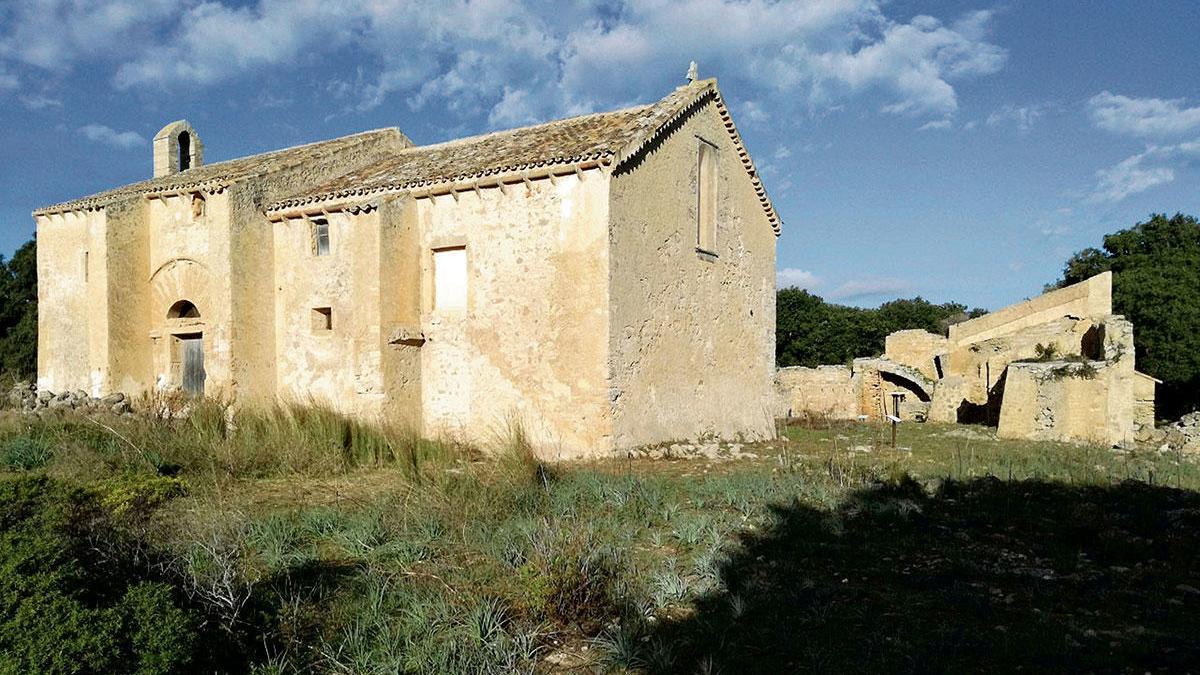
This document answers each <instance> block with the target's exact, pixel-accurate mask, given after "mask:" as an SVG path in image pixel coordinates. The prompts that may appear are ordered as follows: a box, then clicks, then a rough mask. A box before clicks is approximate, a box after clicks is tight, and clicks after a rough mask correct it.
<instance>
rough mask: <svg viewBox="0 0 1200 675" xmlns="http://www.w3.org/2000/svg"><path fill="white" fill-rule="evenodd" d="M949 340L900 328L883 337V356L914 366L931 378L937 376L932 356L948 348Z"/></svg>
mask: <svg viewBox="0 0 1200 675" xmlns="http://www.w3.org/2000/svg"><path fill="white" fill-rule="evenodd" d="M949 344H950V343H949V340H947V339H946V338H944V337H942V336H941V335H935V334H933V333H930V332H927V331H923V330H919V329H917V330H902V331H897V332H895V333H892V334H891V335H888V336H887V338H885V342H884V356H885V357H886V358H887V359H888V360H889V361H894V362H896V363H900V364H903V365H906V366H909V367H910V368H915V369H916V370H917V371H919V372H920V373H921V374H922V375H924V376H925V377H928V378H929V379H931V380H935V379H937V378H938V370H937V365H936V364H935V362H934V357H936V356H937V355H939V354H944V353H946V352H947V351H948V350H949Z"/></svg>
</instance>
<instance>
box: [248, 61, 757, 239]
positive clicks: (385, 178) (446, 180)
mask: <svg viewBox="0 0 1200 675" xmlns="http://www.w3.org/2000/svg"><path fill="white" fill-rule="evenodd" d="M709 101H715V102H716V104H717V109H718V111H719V113H720V114H721V117H722V119H723V120H724V122H725V127H726V129H727V130H728V131H729V132H730V135H731V136H732V137H733V139H734V143H735V145H736V147H737V149H738V154H739V157H740V158H741V160H742V163H743V165H744V166H745V167H746V170H747V172H748V173H749V174H750V176H751V178H752V180H753V181H754V186H755V190H756V191H757V192H758V195H759V199H760V201H761V202H762V205H763V208H764V210H765V211H766V212H767V216H768V218H769V219H770V221H771V226H772V227H773V228H774V229H775V231H776V233H778V232H779V230H780V223H779V217H778V216H777V215H776V213H775V209H774V207H773V206H772V205H771V202H770V200H769V199H768V198H767V195H766V190H765V189H764V188H763V186H762V182H761V181H760V180H759V177H758V172H757V170H756V169H755V168H754V163H753V162H752V161H751V160H750V156H749V154H748V153H747V152H746V149H745V147H744V146H743V145H742V141H741V137H740V136H739V135H738V133H737V129H736V128H734V126H733V121H732V119H731V118H730V116H729V111H728V109H727V108H726V107H725V104H724V102H723V101H722V99H721V94H720V92H719V91H718V90H717V87H716V80H701V81H697V82H693V83H690V84H688V85H686V86H683V87H679V88H678V89H676V90H674V91H673V92H671V93H670V94H668V95H667V96H666V97H665V98H663V99H661V100H659V101H656V102H655V103H651V104H649V105H642V106H637V107H633V108H626V109H624V110H617V111H614V112H606V113H597V114H592V115H583V116H580V117H571V118H568V119H564V120H557V121H553V122H548V123H545V124H539V125H535V126H530V127H523V128H520V129H511V130H508V131H498V132H495V133H490V134H484V135H482V136H473V137H470V138H463V139H459V140H454V141H449V142H446V143H439V144H436V145H426V146H414V147H410V148H405V149H403V150H401V151H399V152H398V153H396V154H395V155H394V156H392V157H388V158H387V159H383V160H380V161H378V162H376V163H374V164H370V165H368V166H366V167H363V168H361V169H358V170H356V171H351V172H350V173H347V174H345V175H343V176H340V177H339V178H336V179H334V180H332V181H330V182H328V183H325V184H323V185H319V186H317V187H315V188H313V189H311V190H306V191H304V192H302V193H299V194H296V195H293V196H291V197H289V198H287V199H283V200H281V201H278V202H276V203H274V204H272V205H271V206H270V207H269V208H268V209H267V210H268V211H274V212H280V211H285V210H291V209H297V208H302V207H304V206H307V205H313V204H318V203H337V202H346V201H354V200H355V199H356V198H362V197H368V196H370V195H376V194H384V193H396V192H403V191H412V190H417V189H422V188H428V187H431V186H437V185H446V184H454V183H458V182H462V181H473V180H479V179H485V178H488V177H493V176H500V175H504V174H520V173H523V172H527V171H528V172H532V173H538V172H541V171H545V170H546V169H547V168H552V167H554V166H556V165H562V166H570V165H577V164H581V163H591V162H595V163H597V164H603V165H611V166H615V167H620V166H621V165H622V164H623V163H625V162H626V161H630V160H634V159H635V158H636V157H637V156H638V155H639V153H640V152H641V150H642V149H643V148H645V147H646V146H647V145H648V144H650V143H651V142H652V141H653V140H654V139H655V138H656V137H657V136H658V135H659V134H660V133H661V132H662V131H663V130H664V129H665V128H667V127H669V126H670V124H671V123H672V122H674V121H676V120H678V119H680V118H681V117H683V116H685V115H687V114H689V113H690V112H691V111H693V110H695V109H697V108H698V107H699V106H700V105H703V104H705V103H707V102H709Z"/></svg>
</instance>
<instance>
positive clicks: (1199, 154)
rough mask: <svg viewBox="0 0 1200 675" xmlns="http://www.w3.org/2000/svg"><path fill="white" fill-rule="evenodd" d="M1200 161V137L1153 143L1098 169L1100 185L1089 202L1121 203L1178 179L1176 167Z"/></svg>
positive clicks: (1098, 184) (1097, 182) (1097, 184)
mask: <svg viewBox="0 0 1200 675" xmlns="http://www.w3.org/2000/svg"><path fill="white" fill-rule="evenodd" d="M1198 160H1200V139H1197V140H1195V141H1192V142H1189V143H1179V144H1176V145H1164V146H1150V147H1148V148H1146V150H1145V152H1141V153H1138V154H1136V155H1133V156H1130V157H1126V158H1125V159H1123V160H1121V161H1120V162H1118V163H1116V164H1115V165H1113V166H1111V167H1109V168H1107V169H1101V170H1099V171H1097V172H1096V179H1097V181H1096V188H1095V189H1094V190H1093V191H1092V194H1091V196H1090V197H1089V198H1088V201H1090V202H1093V203H1097V202H1118V201H1121V200H1122V199H1125V198H1126V197H1128V196H1130V195H1133V194H1137V193H1139V192H1144V191H1146V190H1149V189H1150V188H1152V187H1155V186H1156V185H1163V184H1165V183H1170V182H1172V181H1174V180H1175V170H1176V169H1177V168H1180V167H1182V166H1187V165H1190V164H1193V163H1195V162H1196V161H1198Z"/></svg>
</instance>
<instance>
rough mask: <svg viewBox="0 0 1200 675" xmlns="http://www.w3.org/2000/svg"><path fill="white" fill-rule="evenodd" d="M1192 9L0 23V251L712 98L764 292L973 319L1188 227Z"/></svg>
mask: <svg viewBox="0 0 1200 675" xmlns="http://www.w3.org/2000/svg"><path fill="white" fill-rule="evenodd" d="M1197 26H1200V3H1197V2H1195V1H1194V0H1191V1H1185V0H1180V1H1178V2H1156V1H1141V2H1133V1H1130V2H1095V3H1092V2H1088V3H1083V2H1046V1H1045V0H1036V1H1035V0H1009V1H1007V2H999V3H989V2H950V1H946V2H916V1H905V0H894V1H892V2H883V1H879V0H814V1H812V2H794V3H789V2H768V1H766V0H736V1H734V0H701V1H697V2H677V1H674V0H647V1H644V2H635V1H632V0H631V1H626V2H620V1H614V0H593V1H589V2H582V1H581V2H575V3H568V2H549V1H547V2H518V1H516V0H506V1H500V0H474V1H471V2H466V1H464V0H444V1H443V2H437V3H416V2H400V1H389V0H343V1H339V2H330V1H326V2H317V1H315V0H248V1H243V2H235V1H234V0H209V1H206V2H199V1H196V0H115V1H112V2H93V1H91V0H15V1H9V2H6V3H3V4H0V251H5V252H11V251H12V250H13V249H14V248H16V247H17V246H18V245H20V244H21V243H22V242H23V241H25V240H26V239H28V237H29V236H30V235H31V234H32V230H33V224H32V219H31V218H30V215H29V212H30V211H31V210H33V209H34V208H37V207H38V206H43V205H46V204H50V203H53V202H57V201H62V200H65V199H70V198H74V197H78V196H82V195H85V194H89V193H92V192H96V191H100V190H103V189H106V188H109V187H113V186H116V185H119V184H123V183H128V182H132V181H135V180H141V179H143V178H146V177H148V175H149V174H150V171H151V154H150V144H149V139H150V138H151V137H152V136H153V135H154V134H155V132H157V130H158V129H159V128H161V127H162V126H163V125H164V124H166V123H167V122H170V121H172V120H175V119H179V118H187V119H188V120H189V121H191V122H192V124H193V125H194V126H195V127H196V129H197V130H198V132H199V134H200V136H201V137H202V138H203V140H204V143H205V153H206V158H207V160H208V161H219V160H222V159H230V158H233V157H239V156H243V155H246V154H251V153H255V152H261V151H266V150H271V149H275V148H278V147H284V146H287V145H294V144H297V143H302V142H307V141H313V140H319V139H323V138H330V137H334V136H338V135H343V134H347V133H353V132H356V131H360V130H364V129H369V128H377V127H383V126H398V127H400V128H401V130H403V131H404V132H405V133H406V134H408V135H409V136H410V137H411V138H412V139H413V140H414V141H416V142H417V143H429V142H436V141H441V140H445V139H448V138H454V137H457V136H462V135H466V134H472V133H479V132H482V131H487V130H491V129H500V128H505V127H510V126H516V125H521V124H526V123H531V122H536V121H542V120H547V119H553V118H555V117H561V116H566V115H569V114H576V113H582V112H588V111H594V110H603V109H611V108H616V107H620V106H624V105H628V104H632V103H637V102H645V101H649V100H653V99H655V98H658V97H660V96H661V95H663V94H665V93H666V92H667V91H669V90H670V89H671V88H672V87H674V86H676V85H678V84H680V83H681V82H682V79H683V74H684V72H685V71H686V69H687V64H688V61H689V60H692V59H694V60H696V61H697V62H698V63H699V68H700V74H701V76H704V77H712V76H715V77H717V78H718V79H719V80H720V84H721V89H722V91H723V93H724V94H725V98H726V100H727V101H728V102H729V103H730V105H731V108H732V110H733V113H734V118H735V121H736V122H737V123H738V126H739V128H740V129H741V131H742V134H743V136H744V138H745V140H746V143H747V145H748V146H749V148H750V151H751V153H752V155H753V156H754V157H755V160H756V162H757V163H758V165H759V168H760V170H761V172H762V173H763V177H764V181H765V183H766V186H767V189H768V191H769V192H770V194H771V196H772V198H773V200H774V202H775V205H776V208H777V209H778V210H779V212H780V214H781V216H782V217H783V220H784V234H783V236H782V238H781V239H780V240H779V270H780V271H779V279H780V283H781V285H786V284H799V285H803V286H806V287H808V288H810V289H811V290H812V291H814V292H816V293H818V294H820V295H822V296H824V297H826V298H827V299H831V300H836V301H838V302H844V303H849V304H859V305H872V304H877V303H879V302H880V301H883V300H887V299H890V298H894V297H898V296H903V297H910V296H913V295H917V294H920V295H922V296H924V297H926V298H929V299H932V300H936V301H947V300H956V301H959V302H963V303H966V304H968V305H972V306H983V307H988V308H997V307H999V306H1002V305H1004V304H1007V303H1010V302H1014V301H1017V300H1020V299H1022V298H1025V297H1029V296H1032V295H1035V294H1037V293H1038V292H1040V289H1041V288H1042V285H1043V284H1045V283H1046V282H1049V281H1052V280H1053V279H1055V278H1056V277H1057V275H1058V273H1059V271H1060V270H1061V267H1062V264H1063V262H1064V260H1065V259H1066V258H1067V257H1068V256H1069V255H1070V254H1071V253H1072V252H1073V251H1075V250H1078V249H1080V248H1083V247H1085V246H1089V245H1097V244H1098V243H1099V242H1100V238H1101V236H1102V235H1103V234H1105V233H1107V232H1111V231H1114V230H1116V229H1119V228H1122V227H1126V226H1129V225H1132V224H1133V223H1135V222H1137V221H1139V220H1142V219H1144V218H1145V217H1146V216H1147V215H1148V214H1149V213H1151V212H1168V213H1174V212H1176V211H1183V212H1185V213H1192V214H1197V215H1200V189H1198V188H1200V78H1197V77H1196V70H1195V69H1196V64H1197V63H1200V40H1196V38H1195V29H1196V27H1197Z"/></svg>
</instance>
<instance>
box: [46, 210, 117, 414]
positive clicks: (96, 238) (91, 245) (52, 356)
mask: <svg viewBox="0 0 1200 675" xmlns="http://www.w3.org/2000/svg"><path fill="white" fill-rule="evenodd" d="M106 227H107V222H106V218H105V214H104V212H103V211H89V212H82V211H73V212H68V213H62V214H54V215H49V216H39V217H38V218H37V240H38V249H37V266H38V308H39V311H38V388H39V389H53V390H55V391H60V390H65V389H80V390H84V391H87V392H89V393H98V391H99V387H100V386H101V385H102V380H103V378H104V376H105V367H104V366H105V361H106V356H107V354H106V352H107V346H108V313H107V312H108V296H107V293H106V286H105V275H106V268H105V264H104V260H105V251H106V244H107V240H106V236H105V233H106Z"/></svg>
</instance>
